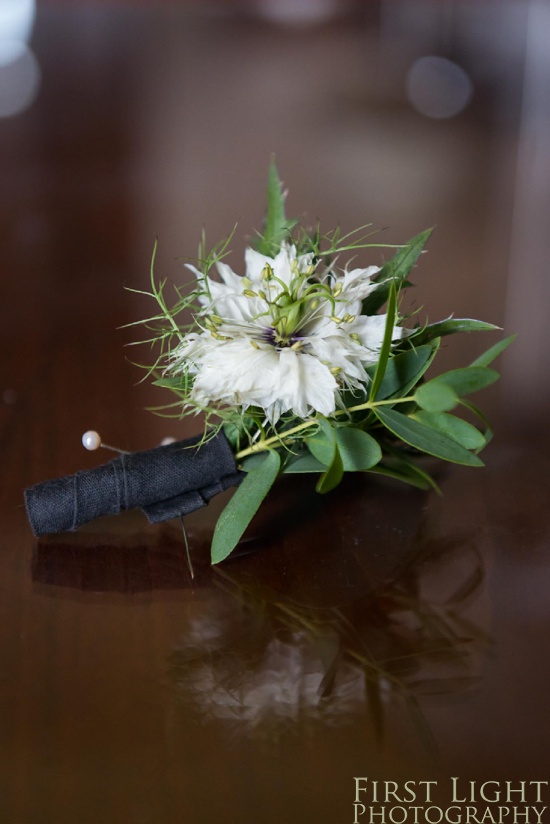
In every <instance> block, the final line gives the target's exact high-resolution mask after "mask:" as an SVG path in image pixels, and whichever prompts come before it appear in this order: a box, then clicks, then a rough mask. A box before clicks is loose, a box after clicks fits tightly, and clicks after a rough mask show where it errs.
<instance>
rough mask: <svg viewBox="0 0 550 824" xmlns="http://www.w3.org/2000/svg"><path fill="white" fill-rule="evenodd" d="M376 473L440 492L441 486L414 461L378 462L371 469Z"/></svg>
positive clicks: (419, 487) (418, 487) (370, 470)
mask: <svg viewBox="0 0 550 824" xmlns="http://www.w3.org/2000/svg"><path fill="white" fill-rule="evenodd" d="M369 472H372V473H373V474H374V475H383V476H384V477H386V478H393V479H394V480H396V481H402V482H403V483H406V484H409V485H410V486H415V487H416V488H417V489H424V490H427V489H430V488H431V489H435V490H436V491H437V492H439V487H438V486H437V484H436V483H435V481H434V480H433V479H432V478H431V477H430V475H428V473H427V472H424V471H423V470H422V469H419V467H417V466H415V465H414V464H413V463H412V462H411V463H410V464H405V463H404V462H403V463H402V462H397V463H392V464H391V465H389V464H387V463H385V462H382V463H379V464H377V465H376V466H375V467H373V468H372V469H369Z"/></svg>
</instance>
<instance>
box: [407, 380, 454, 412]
mask: <svg viewBox="0 0 550 824" xmlns="http://www.w3.org/2000/svg"><path fill="white" fill-rule="evenodd" d="M414 399H415V401H416V402H417V404H418V405H419V406H420V407H421V408H422V409H425V410H426V411H427V412H447V411H448V410H449V409H454V408H455V406H456V405H457V403H458V395H457V394H456V392H455V391H454V389H453V388H452V387H451V386H449V384H447V383H444V382H443V381H437V380H434V381H429V382H428V383H425V384H423V386H419V387H418V389H417V390H416V392H415V395H414Z"/></svg>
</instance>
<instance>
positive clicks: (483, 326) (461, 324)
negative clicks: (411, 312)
mask: <svg viewBox="0 0 550 824" xmlns="http://www.w3.org/2000/svg"><path fill="white" fill-rule="evenodd" d="M499 328H500V327H499V326H495V325H494V324H492V323H485V321H483V320H473V319H472V318H447V319H446V320H441V321H438V322H437V323H430V324H429V325H428V326H423V327H421V328H419V329H418V330H416V331H415V332H413V334H412V335H411V337H410V338H409V340H411V341H412V342H413V343H414V344H415V345H420V344H422V343H429V342H430V341H431V340H434V339H435V338H442V337H444V336H445V335H454V334H456V333H457V332H494V331H495V329H499Z"/></svg>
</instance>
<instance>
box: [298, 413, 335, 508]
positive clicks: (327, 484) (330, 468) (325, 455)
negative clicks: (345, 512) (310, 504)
mask: <svg viewBox="0 0 550 824" xmlns="http://www.w3.org/2000/svg"><path fill="white" fill-rule="evenodd" d="M319 426H320V429H319V432H317V433H316V434H315V435H314V436H313V437H312V438H308V440H307V445H308V448H309V449H310V451H311V453H312V454H313V455H314V456H315V457H316V458H317V460H318V461H320V462H321V463H322V464H323V465H324V466H325V467H326V470H325V472H324V473H323V475H322V476H321V477H320V478H319V480H318V482H317V485H316V487H315V489H316V490H317V492H321V493H324V492H330V490H331V489H334V487H335V486H338V484H339V483H340V481H341V480H342V476H343V474H344V466H343V463H342V458H341V457H340V451H339V449H338V443H337V441H336V433H335V430H334V429H333V427H332V426H331V425H330V423H329V422H328V421H327V420H326V418H320V419H319Z"/></svg>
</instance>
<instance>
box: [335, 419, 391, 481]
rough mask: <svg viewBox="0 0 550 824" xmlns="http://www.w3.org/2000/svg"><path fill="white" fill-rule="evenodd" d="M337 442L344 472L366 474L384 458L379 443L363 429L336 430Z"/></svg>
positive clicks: (340, 428)
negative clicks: (365, 472)
mask: <svg viewBox="0 0 550 824" xmlns="http://www.w3.org/2000/svg"><path fill="white" fill-rule="evenodd" d="M336 440H337V443H338V449H339V452H340V455H341V458H342V463H343V466H344V472H364V471H366V470H367V469H371V467H373V466H375V465H376V464H377V463H378V461H380V460H381V458H382V450H381V449H380V445H379V443H378V441H377V440H376V439H375V438H373V437H372V435H369V434H368V433H367V432H363V430H362V429H355V428H354V427H351V426H342V427H339V428H338V429H337V430H336Z"/></svg>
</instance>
